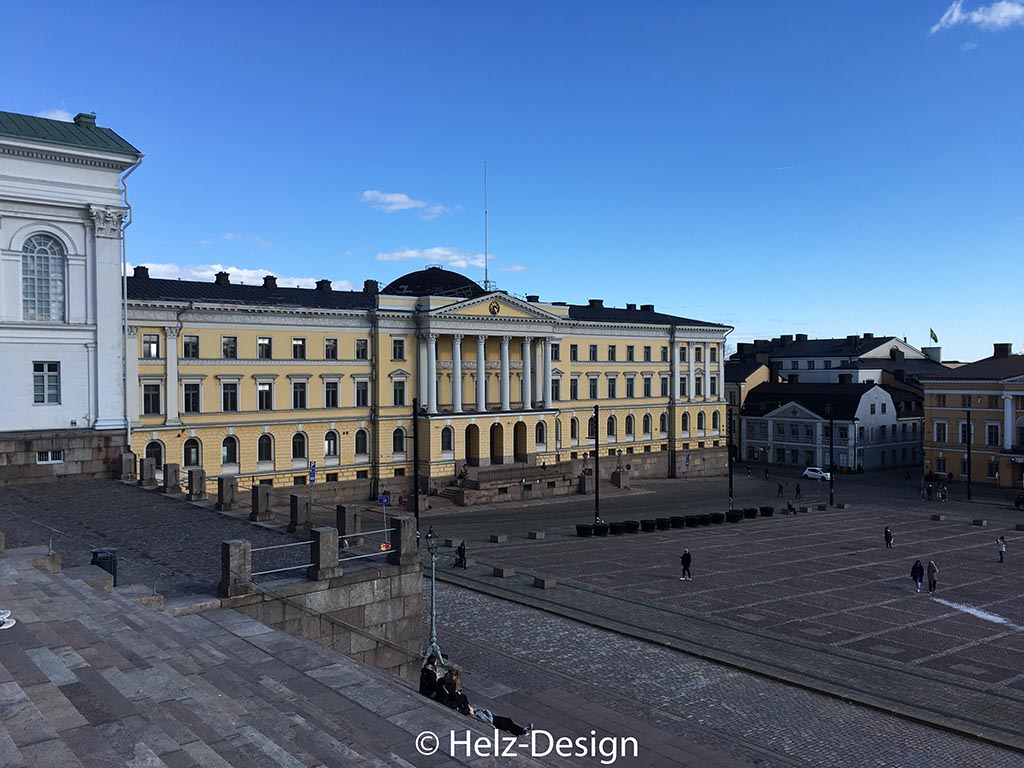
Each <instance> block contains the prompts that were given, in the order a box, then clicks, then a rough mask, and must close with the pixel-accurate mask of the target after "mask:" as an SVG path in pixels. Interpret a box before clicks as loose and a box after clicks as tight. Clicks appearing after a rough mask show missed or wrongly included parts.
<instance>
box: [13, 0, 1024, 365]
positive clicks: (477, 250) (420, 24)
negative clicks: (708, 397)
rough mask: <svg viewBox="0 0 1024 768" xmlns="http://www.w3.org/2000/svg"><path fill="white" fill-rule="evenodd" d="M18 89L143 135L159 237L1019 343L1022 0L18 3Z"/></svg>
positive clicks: (148, 220) (278, 261)
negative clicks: (438, 267) (439, 267)
mask: <svg viewBox="0 0 1024 768" xmlns="http://www.w3.org/2000/svg"><path fill="white" fill-rule="evenodd" d="M5 21H6V23H5V35H4V48H5V50H4V61H5V64H4V68H5V70H6V71H5V72H4V75H5V76H4V78H3V82H4V87H3V94H4V98H3V99H2V102H0V109H4V110H7V111H12V112H22V113H25V114H42V115H48V116H49V115H61V114H62V113H63V114H64V115H65V116H67V115H73V114H75V113H76V112H79V111H95V112H96V113H97V119H98V122H99V124H100V125H103V126H107V127H110V128H113V129H114V130H116V131H117V132H118V133H120V134H121V135H122V136H124V137H125V138H126V139H128V140H129V141H131V142H132V143H134V144H135V145H136V146H138V147H139V148H140V149H141V150H142V151H143V152H144V153H145V155H146V159H145V162H144V163H143V165H142V167H141V168H140V169H139V170H138V171H137V172H136V173H135V174H134V175H133V176H132V178H131V179H130V199H131V202H132V204H133V207H134V209H135V223H134V224H133V226H132V228H131V229H130V231H129V259H130V261H131V262H132V263H134V264H150V265H163V266H162V267H160V268H159V270H157V269H154V274H157V275H168V276H183V277H186V278H188V277H190V276H193V275H201V276H203V279H205V277H206V276H207V275H210V274H212V272H213V271H215V270H216V268H217V266H221V267H224V268H228V269H229V271H231V272H232V273H233V280H246V281H249V280H257V279H258V276H259V275H262V274H265V273H267V272H271V273H274V274H277V275H279V276H282V277H283V278H287V280H285V281H284V282H285V283H287V282H288V280H291V281H292V282H293V283H295V284H297V283H298V282H299V281H311V280H315V279H318V278H321V277H327V278H330V279H332V280H334V281H335V285H336V286H337V285H342V286H344V284H345V283H348V284H351V285H352V286H355V287H361V286H362V282H363V280H364V279H366V278H373V279H377V280H380V281H382V282H388V281H390V280H392V279H393V278H395V277H398V276H399V275H402V274H404V273H406V272H409V271H412V270H414V269H418V268H421V267H422V266H424V265H426V264H433V263H438V264H444V265H447V266H448V267H449V268H452V269H458V270H459V271H462V272H464V273H466V274H468V275H470V276H471V277H473V278H475V279H478V280H482V279H483V277H484V270H483V268H482V266H481V265H482V260H483V251H484V242H483V196H482V188H483V180H482V176H483V164H484V161H486V162H487V166H488V181H489V183H488V189H489V252H490V254H491V259H490V270H489V271H490V279H491V280H492V281H494V282H495V283H497V285H498V287H499V288H501V289H504V290H507V291H509V292H511V293H514V294H519V295H522V294H526V293H537V294H540V296H541V298H542V300H553V301H570V302H585V301H586V300H587V299H588V298H603V299H604V300H605V303H606V305H613V306H623V305H624V304H625V303H626V302H636V303H654V304H655V305H656V308H657V309H658V310H659V311H666V312H671V313H674V314H678V315H682V316H685V317H692V318H697V319H701V320H710V321H716V322H723V323H727V324H729V325H733V326H735V328H736V330H735V331H734V333H733V334H732V336H731V337H730V338H731V340H732V341H733V342H736V341H745V340H749V339H752V338H763V337H770V336H775V335H778V334H780V333H808V334H810V335H811V336H812V337H814V336H818V337H822V336H846V335H847V334H849V333H858V332H864V331H871V332H874V333H876V334H894V335H900V336H903V335H906V336H907V337H908V340H909V341H910V342H911V343H912V344H915V345H916V346H925V345H927V344H928V343H929V342H928V330H929V327H933V328H934V329H935V331H936V333H937V334H938V335H939V339H940V343H941V344H942V346H943V348H944V357H946V358H947V359H952V358H959V359H963V360H968V359H975V358H978V357H983V356H986V355H988V354H991V344H992V342H1002V341H1009V342H1012V343H1013V345H1014V349H1015V351H1016V350H1019V349H1020V348H1021V346H1022V343H1024V323H1022V322H1021V313H1020V304H1021V265H1022V263H1024V262H1022V259H1021V256H1022V253H1021V250H1022V249H1021V244H1022V242H1024V238H1022V236H1024V194H1022V192H1024V173H1022V170H1024V162H1022V161H1024V140H1022V137H1024V98H1022V94H1024V91H1022V89H1021V88H1020V86H1019V81H1020V73H1021V72H1024V0H999V1H998V2H990V1H989V0H980V1H972V0H964V1H963V2H954V3H952V4H950V2H948V0H937V1H936V2H933V1H932V0H919V1H918V2H913V3H894V2H891V0H884V1H878V2H876V1H874V0H870V1H868V2H857V3H852V2H842V3H841V2H820V1H817V0H816V1H810V0H808V1H806V2H782V3H766V2H763V1H760V2H730V3H718V2H710V1H707V2H695V1H691V2H639V3H629V4H627V3H624V2H619V3H604V2H515V3H508V2H502V3H499V2H486V1H480V2H470V1H469V0H466V1H465V2H429V3H428V2H416V3H413V2H402V3H389V2H375V3H366V2H319V3H299V2H297V3H289V4H285V3H262V2H253V1H250V2H224V1H218V2H204V3H198V2H175V3H157V2H147V1H144V0H137V1H136V2H101V3H95V4H85V3H81V2H74V3H70V2H50V3H45V4H44V3H20V4H14V5H8V6H7V7H6V8H5Z"/></svg>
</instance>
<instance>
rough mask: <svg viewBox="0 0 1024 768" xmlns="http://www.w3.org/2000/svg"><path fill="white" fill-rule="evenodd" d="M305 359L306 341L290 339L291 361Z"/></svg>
mask: <svg viewBox="0 0 1024 768" xmlns="http://www.w3.org/2000/svg"><path fill="white" fill-rule="evenodd" d="M305 359H306V340H305V339H292V360H305Z"/></svg>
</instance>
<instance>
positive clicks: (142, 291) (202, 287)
mask: <svg viewBox="0 0 1024 768" xmlns="http://www.w3.org/2000/svg"><path fill="white" fill-rule="evenodd" d="M128 299H129V300H131V301H180V302H188V301H198V302H209V303H214V304H239V305H242V304H247V305H253V306H262V307H301V308H304V309H372V308H373V307H375V306H376V296H374V295H372V294H369V293H363V292H362V291H320V290H317V289H315V288H265V287H263V286H262V285H218V284H217V283H213V282H210V283H201V282H197V281H194V280H160V279H157V278H152V277H141V278H140V277H129V278H128Z"/></svg>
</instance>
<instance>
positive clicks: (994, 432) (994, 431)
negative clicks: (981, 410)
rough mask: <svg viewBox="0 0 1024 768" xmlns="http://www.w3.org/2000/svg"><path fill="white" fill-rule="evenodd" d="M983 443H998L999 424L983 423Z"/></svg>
mask: <svg viewBox="0 0 1024 768" xmlns="http://www.w3.org/2000/svg"><path fill="white" fill-rule="evenodd" d="M985 445H999V425H998V424H986V425H985Z"/></svg>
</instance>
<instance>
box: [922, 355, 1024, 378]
mask: <svg viewBox="0 0 1024 768" xmlns="http://www.w3.org/2000/svg"><path fill="white" fill-rule="evenodd" d="M1015 376H1024V355H1009V356H1007V357H986V358H984V359H983V360H978V361H976V362H973V363H967V365H961V366H960V367H959V368H953V369H952V370H950V369H946V370H944V371H940V372H938V373H934V374H930V375H928V376H922V377H921V379H922V381H949V380H958V379H974V380H977V379H992V380H993V381H1002V380H1003V379H1012V378H1013V377H1015Z"/></svg>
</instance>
